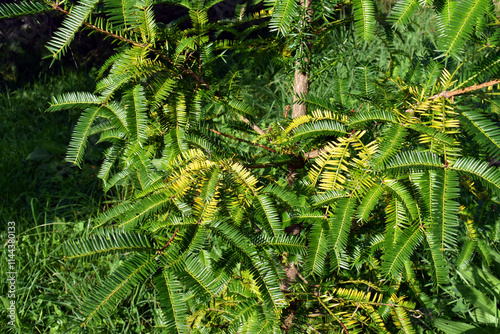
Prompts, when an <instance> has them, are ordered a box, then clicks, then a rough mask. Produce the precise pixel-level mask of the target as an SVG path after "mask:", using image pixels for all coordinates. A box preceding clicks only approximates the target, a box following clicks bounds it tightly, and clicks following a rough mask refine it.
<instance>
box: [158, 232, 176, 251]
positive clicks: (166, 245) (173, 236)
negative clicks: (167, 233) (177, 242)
mask: <svg viewBox="0 0 500 334" xmlns="http://www.w3.org/2000/svg"><path fill="white" fill-rule="evenodd" d="M178 230H179V229H177V228H176V229H175V232H174V234H173V235H172V238H170V240H169V241H168V242H167V243H166V244H165V246H163V248H162V249H160V250H159V251H158V254H160V255H161V253H163V251H164V250H165V249H166V248H167V247H168V246H169V245H170V243H171V242H172V241H173V240H174V238H175V236H176V235H177V231H178Z"/></svg>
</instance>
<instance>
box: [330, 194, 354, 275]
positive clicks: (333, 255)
mask: <svg viewBox="0 0 500 334" xmlns="http://www.w3.org/2000/svg"><path fill="white" fill-rule="evenodd" d="M356 202H357V199H356V198H355V197H349V198H342V199H340V200H339V201H338V202H337V207H336V209H335V213H334V214H333V216H332V217H331V218H330V225H331V230H330V233H329V245H328V246H329V247H328V248H329V249H330V262H331V269H332V270H336V269H337V270H340V268H341V267H343V263H344V262H345V260H344V259H343V253H344V252H345V248H346V246H347V239H348V237H349V232H350V229H351V224H352V218H353V216H354V209H355V207H356Z"/></svg>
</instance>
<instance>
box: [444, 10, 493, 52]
mask: <svg viewBox="0 0 500 334" xmlns="http://www.w3.org/2000/svg"><path fill="white" fill-rule="evenodd" d="M450 2H451V1H450ZM488 4H489V1H488V0H465V1H460V2H458V3H457V5H456V7H455V9H454V10H453V14H452V15H451V19H450V21H449V23H448V25H447V27H446V29H445V31H444V36H443V37H442V39H441V43H440V48H441V50H442V51H443V53H444V56H445V57H447V56H449V55H454V54H456V53H457V52H458V51H460V50H461V48H462V46H463V45H464V43H465V41H466V40H467V39H468V38H470V36H471V34H472V32H473V30H474V27H475V24H476V20H477V19H478V18H479V17H480V16H481V15H483V14H484V13H485V11H486V9H487V8H488Z"/></svg>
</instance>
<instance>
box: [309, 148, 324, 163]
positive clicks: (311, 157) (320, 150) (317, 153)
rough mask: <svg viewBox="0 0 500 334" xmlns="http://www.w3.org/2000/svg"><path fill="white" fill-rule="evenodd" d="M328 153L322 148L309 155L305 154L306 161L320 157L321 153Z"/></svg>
mask: <svg viewBox="0 0 500 334" xmlns="http://www.w3.org/2000/svg"><path fill="white" fill-rule="evenodd" d="M323 152H326V148H320V149H317V150H314V151H311V152H308V153H304V159H306V160H307V159H313V158H316V157H318V156H319V155H320V154H321V153H323Z"/></svg>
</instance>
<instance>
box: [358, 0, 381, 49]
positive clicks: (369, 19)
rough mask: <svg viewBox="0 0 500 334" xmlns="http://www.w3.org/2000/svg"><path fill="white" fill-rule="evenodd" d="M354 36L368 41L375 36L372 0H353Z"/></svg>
mask: <svg viewBox="0 0 500 334" xmlns="http://www.w3.org/2000/svg"><path fill="white" fill-rule="evenodd" d="M353 2H354V4H353V11H354V22H355V24H356V37H358V38H359V39H363V40H365V41H370V40H372V39H373V37H374V36H375V22H376V21H375V5H374V3H373V1H372V0H355V1H353Z"/></svg>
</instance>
